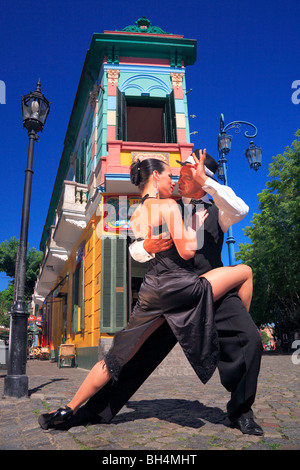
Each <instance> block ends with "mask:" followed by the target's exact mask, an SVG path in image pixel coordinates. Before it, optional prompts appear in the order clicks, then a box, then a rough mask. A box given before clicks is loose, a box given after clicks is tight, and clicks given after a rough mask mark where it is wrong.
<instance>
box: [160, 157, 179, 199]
mask: <svg viewBox="0 0 300 470" xmlns="http://www.w3.org/2000/svg"><path fill="white" fill-rule="evenodd" d="M164 166H165V169H164V171H163V172H162V173H157V175H156V176H157V182H158V189H159V197H161V198H168V197H171V196H172V193H173V188H174V186H175V183H174V182H173V181H172V172H171V169H170V167H169V166H167V165H164Z"/></svg>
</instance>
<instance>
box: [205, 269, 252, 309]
mask: <svg viewBox="0 0 300 470" xmlns="http://www.w3.org/2000/svg"><path fill="white" fill-rule="evenodd" d="M201 277H205V278H206V279H207V280H208V281H209V282H210V284H211V286H212V292H213V297H214V301H216V300H218V299H220V298H221V297H223V295H225V294H226V293H227V292H228V291H230V290H231V289H233V288H235V287H236V288H237V290H238V295H239V297H240V298H241V301H242V302H243V304H244V305H245V307H246V309H247V310H248V311H249V309H250V305H251V299H252V292H253V281H252V269H251V268H250V266H247V265H246V264H237V265H236V266H228V267H222V268H216V269H212V270H211V271H209V272H208V273H205V274H204V275H203V276H201Z"/></svg>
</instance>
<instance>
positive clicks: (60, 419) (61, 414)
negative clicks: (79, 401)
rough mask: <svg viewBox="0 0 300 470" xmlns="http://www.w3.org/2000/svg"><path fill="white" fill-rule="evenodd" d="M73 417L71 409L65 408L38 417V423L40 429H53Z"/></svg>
mask: <svg viewBox="0 0 300 470" xmlns="http://www.w3.org/2000/svg"><path fill="white" fill-rule="evenodd" d="M72 416H73V410H72V408H69V406H65V407H64V408H59V409H58V410H56V411H53V412H52V413H44V414H42V415H40V416H39V419H38V422H39V425H40V426H41V428H42V429H49V428H55V426H56V425H59V424H62V423H65V422H66V421H68V420H69V419H71V418H72Z"/></svg>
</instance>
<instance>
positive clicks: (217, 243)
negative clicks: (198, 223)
mask: <svg viewBox="0 0 300 470" xmlns="http://www.w3.org/2000/svg"><path fill="white" fill-rule="evenodd" d="M178 204H179V205H181V207H183V203H182V201H178ZM204 207H205V209H207V211H208V213H209V216H208V217H207V219H206V220H205V222H204V236H203V231H202V230H201V229H200V231H199V243H200V245H199V246H201V248H200V249H198V250H197V251H196V254H195V256H194V258H193V263H194V268H195V271H196V272H197V274H204V273H206V272H208V271H210V270H211V269H214V268H219V267H221V266H223V263H222V259H221V253H222V246H223V240H224V233H223V231H222V229H221V227H220V225H219V222H218V217H219V209H218V208H217V207H216V206H215V204H214V203H213V202H212V204H205V203H204ZM182 213H183V210H182ZM201 232H202V233H201Z"/></svg>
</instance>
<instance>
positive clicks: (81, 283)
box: [79, 263, 84, 330]
mask: <svg viewBox="0 0 300 470" xmlns="http://www.w3.org/2000/svg"><path fill="white" fill-rule="evenodd" d="M79 285H80V293H81V294H80V330H84V263H81V267H80V284H79Z"/></svg>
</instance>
